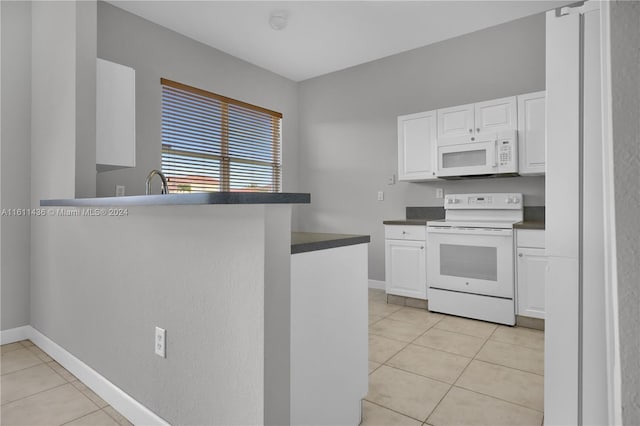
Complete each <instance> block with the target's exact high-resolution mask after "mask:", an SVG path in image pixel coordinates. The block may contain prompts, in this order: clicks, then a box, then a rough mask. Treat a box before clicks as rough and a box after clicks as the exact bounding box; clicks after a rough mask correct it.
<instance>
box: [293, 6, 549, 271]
mask: <svg viewBox="0 0 640 426" xmlns="http://www.w3.org/2000/svg"><path fill="white" fill-rule="evenodd" d="M544 44H545V20H544V15H542V14H540V15H535V16H531V17H528V18H524V19H520V20H517V21H513V22H509V23H506V24H503V25H499V26H496V27H493V28H489V29H486V30H482V31H478V32H475V33H472V34H469V35H465V36H462V37H458V38H455V39H451V40H447V41H443V42H440V43H437V44H433V45H430V46H426V47H423V48H419V49H415V50H412V51H409V52H405V53H401V54H398V55H394V56H391V57H387V58H383V59H380V60H377V61H374V62H370V63H367V64H363V65H359V66H356V67H353V68H349V69H346V70H343V71H339V72H335V73H332V74H329V75H325V76H321V77H317V78H314V79H311V80H307V81H304V82H302V83H300V91H299V93H300V94H299V96H300V100H299V104H300V170H301V171H303V172H301V173H300V187H299V189H300V190H301V191H303V192H311V194H312V198H311V205H309V206H305V207H302V208H301V209H299V210H298V213H300V214H299V217H298V219H299V221H300V222H299V224H300V228H301V230H304V231H319V232H323V231H324V232H344V233H362V234H370V235H371V245H370V248H369V278H370V279H376V280H384V230H383V225H382V221H383V220H385V219H394V218H404V208H405V206H438V205H442V200H439V199H436V198H435V188H444V190H445V193H463V192H483V191H486V192H507V191H512V192H523V193H524V194H525V204H527V205H543V204H544V178H543V177H527V178H525V177H517V178H501V179H483V180H474V181H470V180H465V181H457V182H456V181H438V182H434V183H404V182H403V183H397V184H396V185H392V186H389V185H387V178H388V177H389V176H391V175H392V174H396V173H397V128H396V118H397V116H398V115H402V114H409V113H414V112H420V111H429V110H433V109H437V108H443V107H448V106H454V105H461V104H466V103H471V102H477V101H483V100H489V99H493V98H499V97H502V96H510V95H516V94H521V93H527V92H534V91H538V90H544V88H545V81H544V78H545V77H544V76H545V63H544V61H545V55H544V53H545V52H544ZM377 191H385V200H384V201H382V202H381V201H377V198H376V195H377Z"/></svg>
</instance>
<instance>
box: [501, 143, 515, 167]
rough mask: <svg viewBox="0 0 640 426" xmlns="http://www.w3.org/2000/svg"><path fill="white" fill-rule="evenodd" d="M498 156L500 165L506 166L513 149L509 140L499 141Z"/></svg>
mask: <svg viewBox="0 0 640 426" xmlns="http://www.w3.org/2000/svg"><path fill="white" fill-rule="evenodd" d="M498 158H499V160H500V165H501V166H508V165H509V164H511V162H512V158H513V149H512V147H511V141H508V140H503V141H500V147H499V148H498Z"/></svg>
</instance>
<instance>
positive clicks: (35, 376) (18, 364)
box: [0, 340, 131, 426]
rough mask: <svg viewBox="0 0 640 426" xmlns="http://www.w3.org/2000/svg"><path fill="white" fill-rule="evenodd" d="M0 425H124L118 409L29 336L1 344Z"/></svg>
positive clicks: (126, 424)
mask: <svg viewBox="0 0 640 426" xmlns="http://www.w3.org/2000/svg"><path fill="white" fill-rule="evenodd" d="M1 349H2V355H1V359H0V369H1V370H2V371H1V372H2V376H0V380H1V381H0V398H1V400H2V401H1V404H2V405H1V406H0V424H2V425H3V426H14V425H15V426H18V425H25V426H58V425H74V426H119V425H120V426H128V425H131V423H130V422H129V421H127V419H125V418H124V417H123V416H122V415H121V414H120V413H118V412H117V411H116V410H114V409H113V408H112V407H111V406H110V405H108V404H107V403H106V402H105V401H104V400H103V399H102V398H100V397H99V396H98V395H96V394H95V393H94V392H93V391H91V389H89V388H87V387H86V386H85V385H84V383H82V382H80V381H79V380H78V379H77V378H76V377H75V376H74V375H73V374H71V373H69V372H68V371H67V370H65V369H64V368H63V367H62V366H61V365H60V364H58V363H57V362H55V361H54V360H53V359H51V358H50V357H49V356H48V355H47V354H45V353H44V352H43V351H42V350H41V349H40V348H38V347H37V346H35V345H34V344H33V343H31V342H30V341H29V340H24V341H22V342H16V343H10V344H8V345H2V347H1Z"/></svg>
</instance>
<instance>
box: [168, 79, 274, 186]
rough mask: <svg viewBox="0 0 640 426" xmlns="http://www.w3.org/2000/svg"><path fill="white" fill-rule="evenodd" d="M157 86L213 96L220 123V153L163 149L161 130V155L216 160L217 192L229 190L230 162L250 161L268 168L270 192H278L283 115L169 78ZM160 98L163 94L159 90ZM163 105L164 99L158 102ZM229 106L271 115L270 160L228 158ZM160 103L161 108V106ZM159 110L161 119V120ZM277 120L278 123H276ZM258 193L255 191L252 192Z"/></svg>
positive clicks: (246, 162)
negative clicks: (218, 173)
mask: <svg viewBox="0 0 640 426" xmlns="http://www.w3.org/2000/svg"><path fill="white" fill-rule="evenodd" d="M160 85H161V87H162V88H163V90H164V87H165V86H167V87H171V88H174V89H178V90H182V91H185V92H189V93H193V94H196V95H199V96H203V97H207V98H211V99H215V100H217V101H219V102H220V111H221V115H220V118H221V124H220V135H221V136H220V155H217V154H211V153H204V152H193V151H182V150H179V149H171V148H167V147H166V145H167V144H165V142H164V136H163V135H162V132H161V140H162V147H161V156H162V155H164V154H168V155H179V156H187V157H195V158H200V159H203V160H213V161H218V162H219V166H220V181H219V185H218V187H219V190H218V192H231V164H232V163H236V164H253V165H256V166H261V167H270V168H271V170H272V179H271V182H272V188H273V190H272V191H269V192H272V193H279V192H282V118H283V114H282V113H280V112H278V111H273V110H270V109H267V108H264V107H260V106H257V105H253V104H250V103H247V102H243V101H240V100H237V99H233V98H229V97H227V96H223V95H219V94H217V93H213V92H209V91H206V90H203V89H199V88H197V87H193V86H189V85H186V84H183V83H179V82H176V81H173V80H169V79H166V78H161V79H160ZM162 96H163V99H164V93H163V95H162ZM162 104H164V102H162ZM229 105H236V106H239V107H241V108H245V109H249V110H252V111H254V112H258V113H261V114H265V115H269V116H270V117H271V129H272V133H273V134H272V138H271V149H272V161H265V160H260V159H249V158H238V157H235V158H232V157H231V156H230V155H229ZM162 108H163V106H162V107H161V109H162ZM162 115H163V113H161V121H162ZM277 121H279V123H276V122H277ZM161 169H163V172H164V160H161ZM169 180H170V178H169ZM256 192H258V191H256Z"/></svg>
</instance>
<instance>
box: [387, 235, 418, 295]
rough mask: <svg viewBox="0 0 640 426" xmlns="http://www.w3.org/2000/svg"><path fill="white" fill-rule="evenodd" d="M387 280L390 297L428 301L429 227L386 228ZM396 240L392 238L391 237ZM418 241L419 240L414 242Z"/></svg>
mask: <svg viewBox="0 0 640 426" xmlns="http://www.w3.org/2000/svg"><path fill="white" fill-rule="evenodd" d="M385 228H386V229H385V233H386V235H387V239H386V240H385V270H386V272H385V279H386V292H387V294H394V295H397V296H405V297H413V298H415V299H423V300H426V299H427V244H426V240H425V227H421V226H406V227H405V226H394V225H390V226H386V227H385ZM390 236H391V237H393V238H388V237H390ZM411 238H416V239H411Z"/></svg>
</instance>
